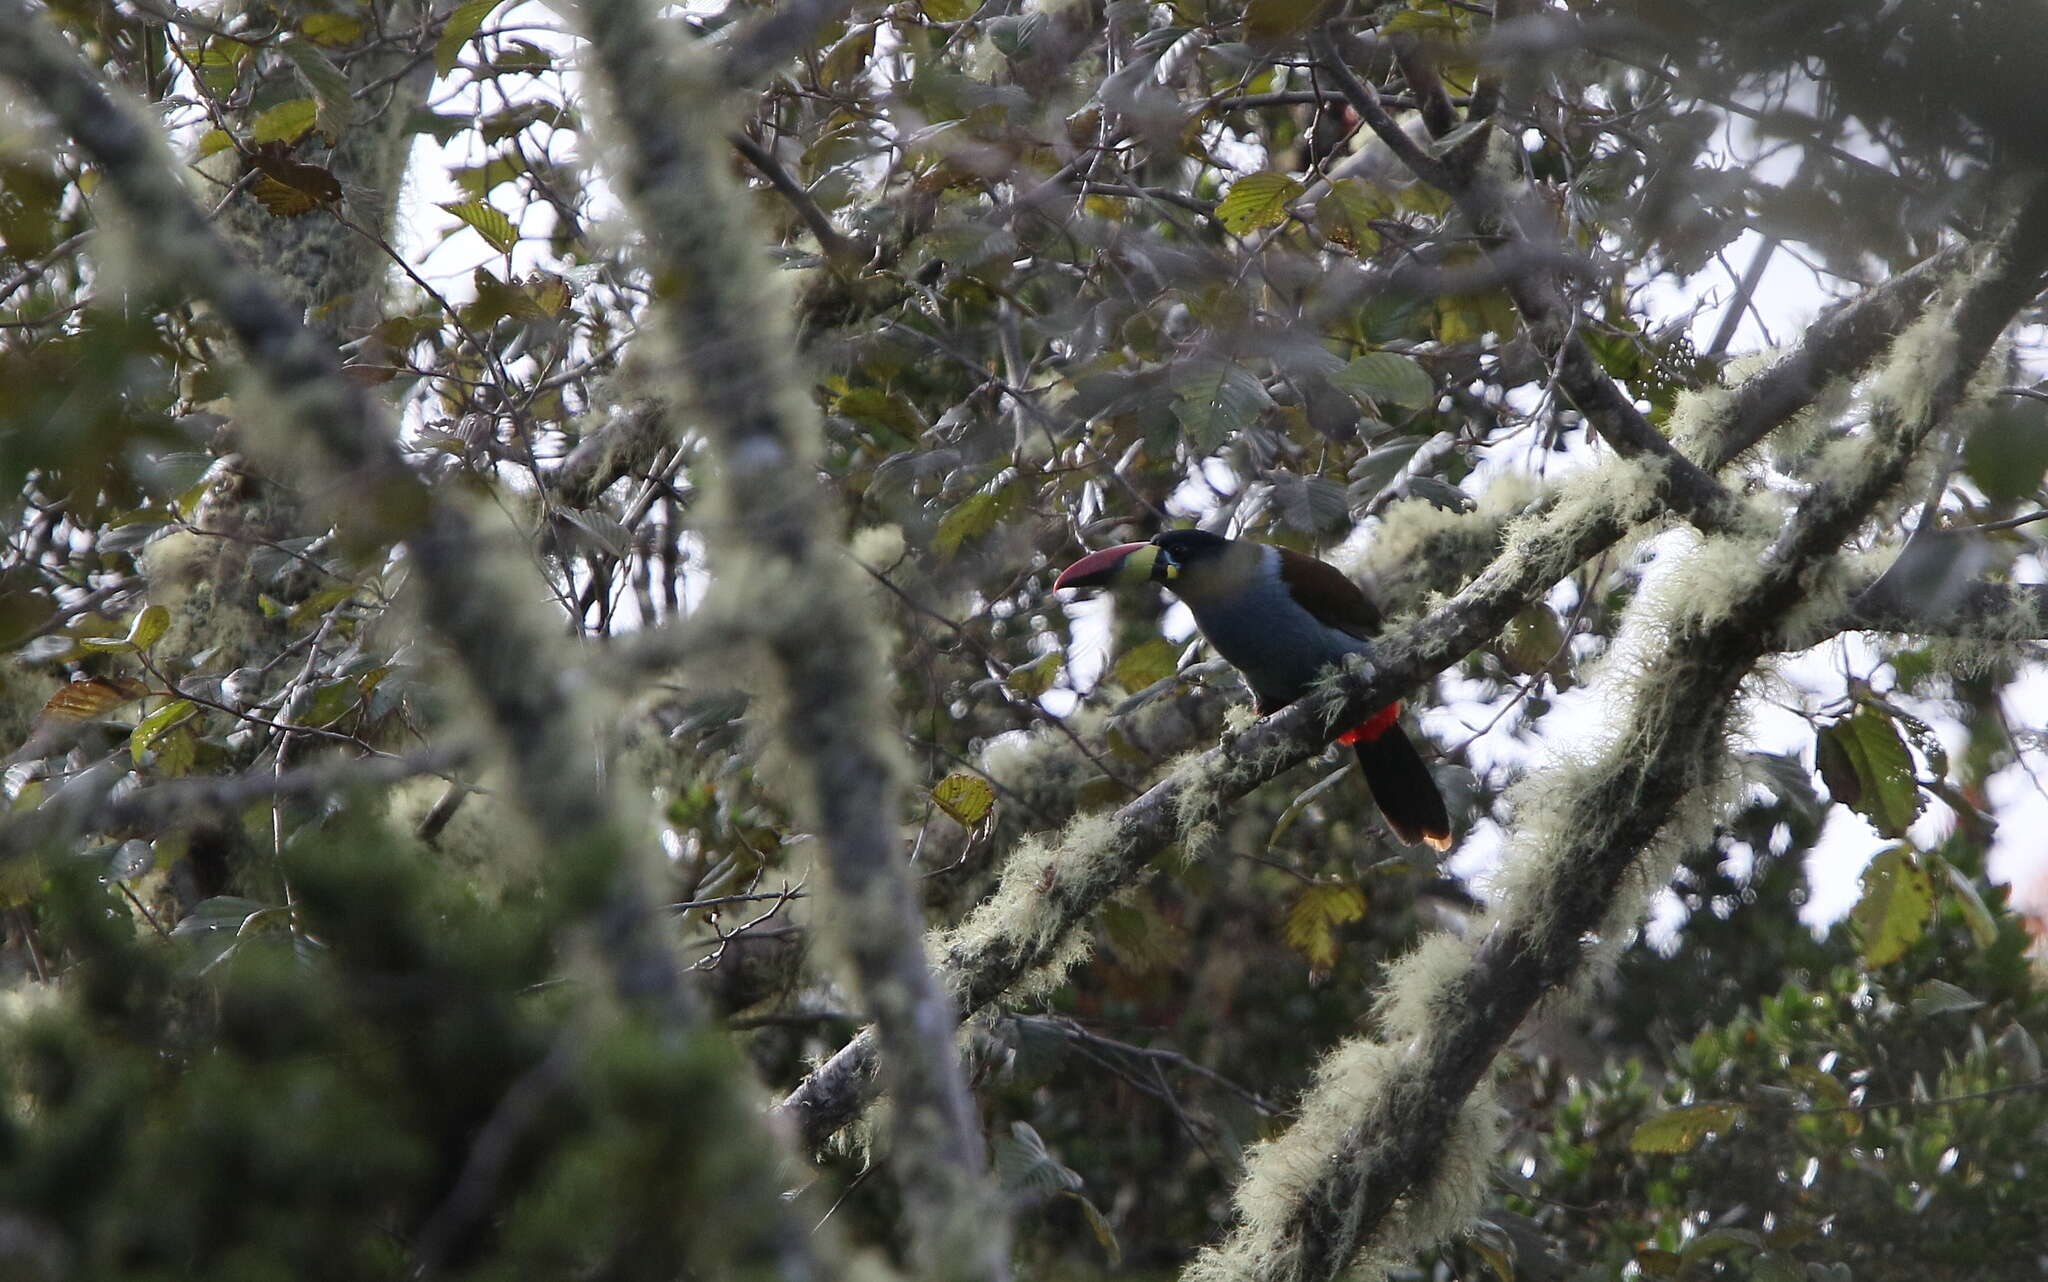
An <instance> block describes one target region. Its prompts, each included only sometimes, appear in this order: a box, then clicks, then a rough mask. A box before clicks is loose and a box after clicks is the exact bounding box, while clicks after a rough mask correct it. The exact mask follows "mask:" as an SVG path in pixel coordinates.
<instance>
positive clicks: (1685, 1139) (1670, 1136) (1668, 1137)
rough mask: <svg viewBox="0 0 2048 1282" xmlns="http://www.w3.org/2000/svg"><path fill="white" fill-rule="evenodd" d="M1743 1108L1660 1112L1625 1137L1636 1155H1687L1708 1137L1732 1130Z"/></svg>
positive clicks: (1707, 1106) (1703, 1106) (1715, 1106)
mask: <svg viewBox="0 0 2048 1282" xmlns="http://www.w3.org/2000/svg"><path fill="white" fill-rule="evenodd" d="M1741 1116H1742V1109H1741V1108H1740V1107H1738V1106H1736V1105H1734V1104H1694V1105H1691V1106H1689V1107H1687V1108H1674V1109H1672V1110H1670V1111H1669V1112H1664V1113H1659V1114H1657V1115H1656V1116H1655V1117H1651V1118H1647V1119H1645V1120H1644V1121H1643V1122H1641V1123H1640V1124H1638V1125H1637V1127H1636V1129H1635V1132H1634V1134H1632V1135H1630V1136H1629V1137H1628V1146H1629V1149H1630V1150H1631V1151H1632V1152H1636V1153H1690V1152H1692V1151H1693V1150H1694V1149H1696V1148H1698V1147H1699V1146H1700V1144H1701V1143H1702V1142H1703V1141H1704V1140H1705V1139H1706V1138H1707V1136H1709V1135H1715V1134H1721V1133H1723V1132H1726V1131H1728V1130H1730V1129H1732V1128H1733V1127H1734V1125H1735V1122H1736V1119H1737V1118H1739V1117H1741Z"/></svg>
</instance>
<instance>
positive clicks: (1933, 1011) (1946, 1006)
mask: <svg viewBox="0 0 2048 1282" xmlns="http://www.w3.org/2000/svg"><path fill="white" fill-rule="evenodd" d="M1912 1004H1913V1013H1914V1014H1915V1015H1947V1014H1951V1013H1953V1012H1955V1011H1964V1010H1976V1009H1977V1008H1978V1007H1980V1006H1982V1005H1983V1004H1984V1002H1983V1000H1982V999H1981V998H1979V997H1977V996H1976V995H1975V994H1973V993H1971V992H1970V990H1969V989H1967V988H1960V987H1958V986H1956V985H1954V984H1951V983H1949V982H1948V981H1947V980H1945V979H1930V980H1927V981H1926V982H1925V983H1923V984H1921V985H1920V986H1919V987H1918V988H1915V989H1914V990H1913V1003H1912Z"/></svg>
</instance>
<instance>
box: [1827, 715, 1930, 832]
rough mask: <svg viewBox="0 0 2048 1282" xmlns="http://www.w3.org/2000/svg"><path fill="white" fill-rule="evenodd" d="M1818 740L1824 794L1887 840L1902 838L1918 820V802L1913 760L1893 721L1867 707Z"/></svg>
mask: <svg viewBox="0 0 2048 1282" xmlns="http://www.w3.org/2000/svg"><path fill="white" fill-rule="evenodd" d="M1821 737H1822V742H1821V744H1820V751H1819V758H1820V769H1821V776H1822V778H1824V779H1826V780H1827V781H1828V791H1829V792H1830V793H1831V794H1833V795H1834V797H1835V799H1836V800H1837V801H1840V802H1842V803H1843V804H1845V805H1847V806H1849V807H1850V808H1851V809H1853V810H1855V811H1856V812H1857V813H1858V814H1860V815H1862V816H1863V817H1864V818H1866V819H1868V820H1870V823H1871V826H1872V827H1874V828H1876V829H1877V830H1878V831H1879V832H1881V833H1883V834H1884V835H1885V836H1887V837H1903V836H1904V835H1905V833H1906V829H1907V828H1909V827H1911V826H1912V823H1913V820H1914V819H1916V818H1918V817H1919V814H1920V804H1921V797H1920V788H1919V785H1918V783H1917V782H1916V781H1915V780H1914V777H1913V758H1912V755H1911V754H1910V753H1908V752H1907V751H1906V743H1905V740H1904V739H1902V738H1900V737H1899V731H1898V727H1897V726H1895V725H1894V724H1893V723H1892V720H1891V718H1890V717H1888V716H1886V715H1885V714H1884V713H1883V712H1880V711H1879V710H1878V709H1876V708H1873V707H1871V706H1869V705H1867V704H1866V705H1864V706H1863V707H1860V708H1858V709H1857V710H1856V713H1855V715H1853V716H1851V717H1848V718H1847V719H1845V720H1842V721H1838V722H1836V723H1835V724H1834V725H1832V726H1829V727H1828V728H1826V729H1825V730H1823V731H1822V732H1821ZM1845 763H1846V765H1847V767H1848V770H1847V772H1846V773H1845V771H1844V764H1845ZM1851 776H1853V778H1854V783H1853V784H1851V783H1849V782H1848V779H1849V777H1851ZM1837 784H1841V785H1843V787H1842V788H1841V789H1840V790H1838V789H1837Z"/></svg>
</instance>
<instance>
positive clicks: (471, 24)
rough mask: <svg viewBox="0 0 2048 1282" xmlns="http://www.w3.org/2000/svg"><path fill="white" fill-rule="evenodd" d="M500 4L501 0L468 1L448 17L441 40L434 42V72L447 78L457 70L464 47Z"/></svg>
mask: <svg viewBox="0 0 2048 1282" xmlns="http://www.w3.org/2000/svg"><path fill="white" fill-rule="evenodd" d="M499 3H500V0H468V3H466V4H462V5H459V6H457V8H456V10H455V12H453V13H451V14H449V15H448V22H447V24H446V25H445V26H443V27H442V28H441V38H440V39H439V40H437V41H435V42H434V70H435V71H436V72H437V73H439V74H441V75H444V76H445V75H447V74H448V73H449V72H451V71H453V70H454V69H455V63H456V60H457V59H459V58H461V57H462V46H463V45H465V44H467V43H469V38H470V37H471V36H474V35H475V34H476V33H477V32H478V31H479V30H481V29H482V28H483V25H484V19H485V18H488V17H490V16H491V10H493V9H495V8H497V7H498V5H499Z"/></svg>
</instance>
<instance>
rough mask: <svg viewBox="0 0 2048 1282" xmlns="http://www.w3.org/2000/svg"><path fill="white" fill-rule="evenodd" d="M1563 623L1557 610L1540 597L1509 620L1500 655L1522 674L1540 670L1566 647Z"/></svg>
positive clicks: (1503, 634)
mask: <svg viewBox="0 0 2048 1282" xmlns="http://www.w3.org/2000/svg"><path fill="white" fill-rule="evenodd" d="M1564 641H1565V637H1564V624H1563V622H1562V621H1560V620H1559V619H1558V617H1557V611H1555V610H1553V609H1551V608H1550V607H1549V606H1548V605H1546V604H1544V603H1543V602H1541V601H1538V602H1536V603H1535V604H1533V605H1531V606H1529V607H1528V608H1527V609H1525V610H1523V611H1522V612H1521V613H1520V614H1518V615H1516V616H1515V617H1514V618H1513V619H1512V620H1510V621H1509V622H1508V626H1507V631H1505V632H1503V633H1502V634H1501V638H1500V651H1501V657H1502V658H1504V659H1506V660H1507V662H1508V667H1509V668H1510V669H1512V670H1513V671H1515V672H1517V673H1519V674H1521V675H1522V676H1529V675H1531V674H1533V673H1537V672H1541V671H1543V669H1545V668H1547V667H1549V666H1550V661H1551V660H1552V659H1555V658H1557V657H1558V654H1559V652H1561V651H1562V650H1563V649H1564Z"/></svg>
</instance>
